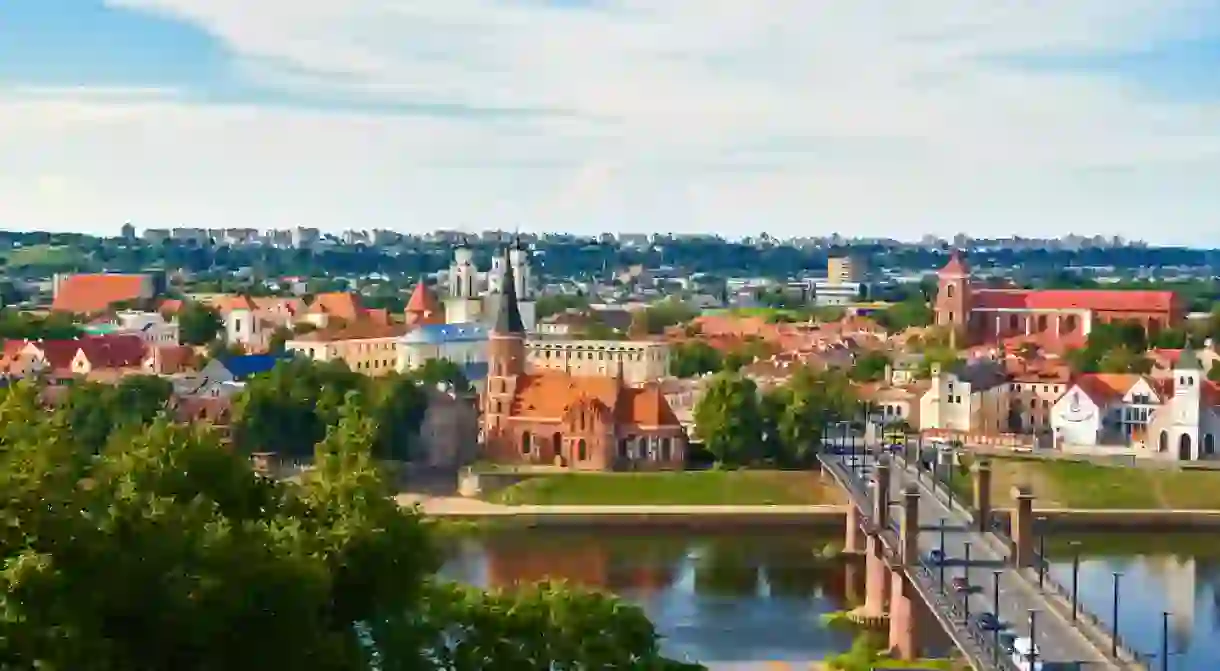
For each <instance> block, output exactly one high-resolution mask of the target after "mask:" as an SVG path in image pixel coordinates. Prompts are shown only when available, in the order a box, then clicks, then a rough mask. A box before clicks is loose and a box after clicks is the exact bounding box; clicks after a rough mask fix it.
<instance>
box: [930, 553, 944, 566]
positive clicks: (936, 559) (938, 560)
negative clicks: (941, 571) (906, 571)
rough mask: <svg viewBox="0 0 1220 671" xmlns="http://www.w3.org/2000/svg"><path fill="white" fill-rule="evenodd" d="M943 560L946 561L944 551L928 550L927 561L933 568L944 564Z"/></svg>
mask: <svg viewBox="0 0 1220 671" xmlns="http://www.w3.org/2000/svg"><path fill="white" fill-rule="evenodd" d="M945 559H946V557H945V551H944V550H936V549H934V550H930V551H929V552H928V561H929V562H930V563H931V564H932V565H933V566H940V565H941V564H944V563H945Z"/></svg>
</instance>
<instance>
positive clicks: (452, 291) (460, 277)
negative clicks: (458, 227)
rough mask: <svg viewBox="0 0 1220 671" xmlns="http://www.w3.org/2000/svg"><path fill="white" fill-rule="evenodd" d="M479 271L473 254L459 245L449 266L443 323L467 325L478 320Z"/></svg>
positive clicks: (467, 248) (465, 247)
mask: <svg viewBox="0 0 1220 671" xmlns="http://www.w3.org/2000/svg"><path fill="white" fill-rule="evenodd" d="M478 274H479V269H478V268H476V267H475V265H474V252H472V251H471V250H470V248H469V247H467V246H465V245H461V246H459V247H458V248H457V250H456V251H455V252H454V255H453V264H452V265H450V266H449V296H448V297H446V298H445V321H447V322H448V323H450V324H469V323H471V322H475V321H478V320H479V316H480V315H479V297H478V293H477V287H476V286H475V283H476V280H477V279H478Z"/></svg>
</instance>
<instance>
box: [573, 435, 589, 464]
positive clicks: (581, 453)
mask: <svg viewBox="0 0 1220 671" xmlns="http://www.w3.org/2000/svg"><path fill="white" fill-rule="evenodd" d="M588 457H589V455H588V451H587V447H586V445H585V439H584V438H581V439H580V440H578V441H576V460H577V461H584V460H585V459H587V458H588Z"/></svg>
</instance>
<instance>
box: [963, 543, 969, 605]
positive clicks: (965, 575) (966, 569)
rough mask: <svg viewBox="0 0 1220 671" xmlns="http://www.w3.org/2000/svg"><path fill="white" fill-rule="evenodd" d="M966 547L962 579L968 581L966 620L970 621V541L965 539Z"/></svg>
mask: <svg viewBox="0 0 1220 671" xmlns="http://www.w3.org/2000/svg"><path fill="white" fill-rule="evenodd" d="M962 545H964V546H965V547H966V560H965V562H966V565H965V566H963V567H962V579H963V580H964V581H965V583H966V608H965V613H966V621H967V622H969V621H970V541H963V543H962Z"/></svg>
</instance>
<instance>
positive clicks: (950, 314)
mask: <svg viewBox="0 0 1220 671" xmlns="http://www.w3.org/2000/svg"><path fill="white" fill-rule="evenodd" d="M949 321H950V322H952V321H953V312H952V311H950V312H949Z"/></svg>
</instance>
